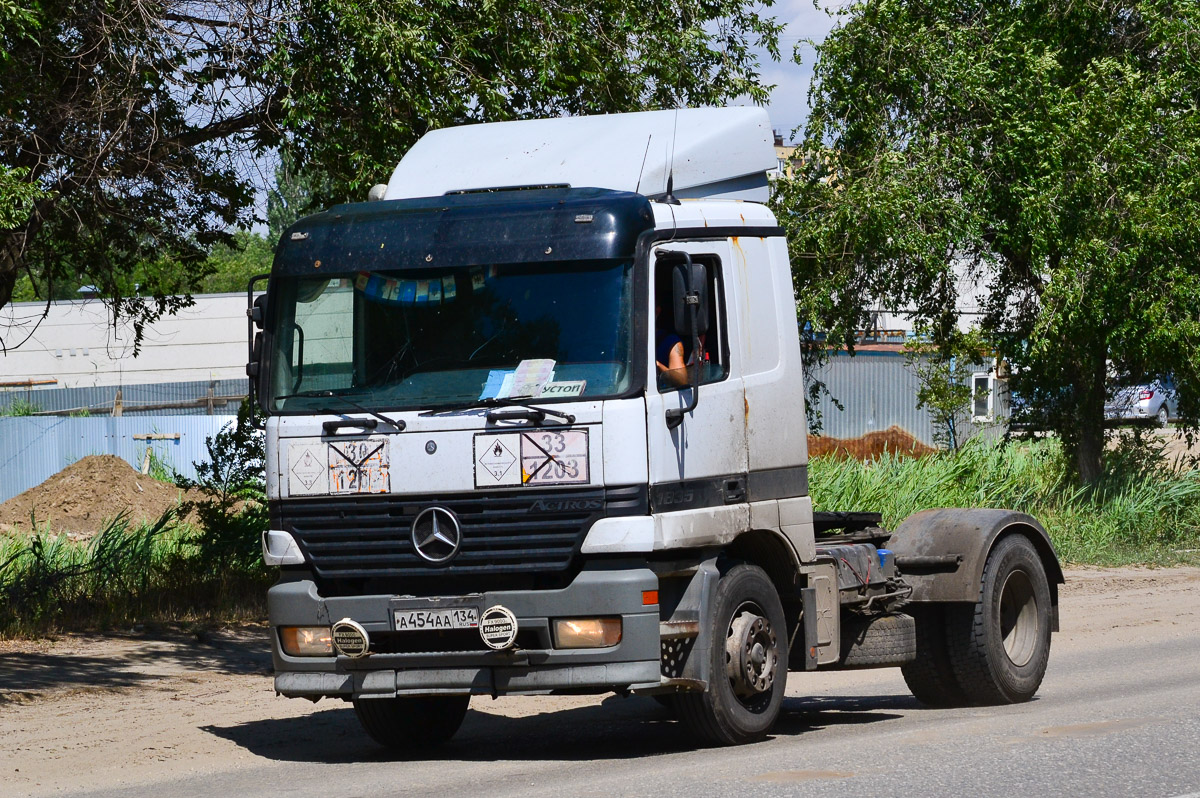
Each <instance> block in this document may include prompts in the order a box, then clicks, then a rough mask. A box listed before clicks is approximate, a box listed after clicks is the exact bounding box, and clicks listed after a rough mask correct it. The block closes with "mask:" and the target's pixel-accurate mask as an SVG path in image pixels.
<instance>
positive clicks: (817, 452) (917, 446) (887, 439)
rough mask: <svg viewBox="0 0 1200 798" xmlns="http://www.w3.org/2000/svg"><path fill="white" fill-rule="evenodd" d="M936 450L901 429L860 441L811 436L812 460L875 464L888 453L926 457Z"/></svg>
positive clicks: (884, 431) (891, 429)
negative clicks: (831, 458)
mask: <svg viewBox="0 0 1200 798" xmlns="http://www.w3.org/2000/svg"><path fill="white" fill-rule="evenodd" d="M935 451H937V450H936V449H932V448H930V447H929V446H926V445H925V444H923V443H921V442H920V441H919V440H917V439H916V438H914V437H913V436H912V435H910V434H909V433H908V432H907V431H905V430H904V429H902V428H900V427H896V426H892V427H888V428H887V429H885V430H883V431H882V432H868V433H867V434H866V435H863V436H861V437H858V438H829V437H826V436H824V435H809V436H808V456H809V457H818V456H821V455H833V456H834V457H844V458H853V459H855V460H864V461H865V460H874V459H875V458H877V457H879V456H880V455H882V454H884V453H885V452H890V453H891V454H896V455H900V456H904V457H923V456H925V455H927V454H933V453H934V452H935Z"/></svg>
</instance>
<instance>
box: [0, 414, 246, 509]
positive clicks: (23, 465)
mask: <svg viewBox="0 0 1200 798" xmlns="http://www.w3.org/2000/svg"><path fill="white" fill-rule="evenodd" d="M235 420H236V418H235V417H234V416H229V415H224V416H174V415H172V416H135V417H124V416H123V417H120V418H67V417H63V416H41V417H39V416H22V417H18V418H11V417H9V418H0V501H7V500H8V499H10V498H12V497H13V496H16V495H17V494H18V493H21V492H22V491H25V490H28V489H29V488H32V487H33V486H35V485H38V484H41V483H42V482H44V481H45V480H46V479H48V478H49V477H51V476H53V475H54V474H57V473H58V472H59V471H61V470H62V469H64V468H66V467H67V466H68V465H70V464H71V463H74V462H75V461H76V460H79V459H80V458H82V457H86V456H88V455H90V454H114V455H116V456H117V457H120V458H122V459H123V460H125V461H126V462H128V463H129V464H130V465H131V466H133V467H134V468H139V469H140V468H141V464H142V459H143V458H144V457H145V455H146V448H147V446H149V447H150V448H151V449H153V451H154V454H155V456H156V457H158V459H159V460H160V461H162V462H163V463H165V464H167V465H169V466H170V467H172V468H174V469H175V470H176V471H178V472H179V473H180V474H183V475H184V476H187V477H190V478H193V479H194V478H195V477H196V470H195V468H193V466H192V463H194V462H197V461H204V460H207V459H208V450H207V449H205V447H204V439H205V438H206V437H208V436H210V435H215V434H216V433H217V432H218V431H219V430H220V429H221V427H222V426H223V425H225V424H229V423H232V422H234V421H235ZM154 433H160V434H173V433H178V434H179V438H178V440H135V439H134V437H133V436H134V435H145V434H154Z"/></svg>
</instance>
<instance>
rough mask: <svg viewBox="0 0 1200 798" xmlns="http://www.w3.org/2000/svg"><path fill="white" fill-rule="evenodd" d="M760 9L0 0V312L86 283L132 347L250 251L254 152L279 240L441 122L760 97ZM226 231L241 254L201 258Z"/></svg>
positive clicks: (359, 195) (765, 43) (769, 32)
mask: <svg viewBox="0 0 1200 798" xmlns="http://www.w3.org/2000/svg"><path fill="white" fill-rule="evenodd" d="M769 5H770V0H764V2H763V3H761V4H760V3H758V2H749V1H748V0H678V1H677V2H674V3H671V4H660V3H643V2H634V0H612V1H611V2H607V3H603V4H594V3H590V4H583V3H578V2H567V3H543V2H538V1H535V0H486V1H485V2H479V3H447V2H443V0H383V1H382V2H373V3H362V2H359V0H284V2H282V3H280V2H278V0H247V2H244V3H237V4H216V5H204V6H203V7H201V6H196V7H195V8H193V7H191V6H182V7H177V4H146V3H141V2H137V0H115V1H114V2H109V3H100V4H97V3H93V2H85V0H43V1H42V2H38V3H36V4H26V5H23V6H22V5H14V4H12V3H11V2H4V0H0V22H3V26H2V27H0V111H2V113H0V163H3V164H5V171H2V172H0V214H8V221H6V222H5V223H4V224H0V307H3V306H4V305H5V304H7V303H8V302H10V301H12V298H13V296H14V291H17V290H18V289H19V293H18V294H17V295H18V296H20V297H22V298H28V299H32V298H35V297H36V298H41V299H45V298H48V297H55V296H63V295H65V296H70V295H72V294H73V292H74V291H75V290H76V289H77V288H78V287H79V285H81V284H85V283H90V284H93V285H95V286H97V287H98V288H99V290H100V294H101V296H103V297H105V298H106V302H108V303H109V304H110V305H111V307H112V309H113V311H114V312H115V313H116V314H118V315H120V316H122V317H126V318H129V319H131V320H132V321H133V324H134V329H135V341H134V345H135V351H136V348H137V346H138V345H139V344H140V341H141V335H142V332H143V329H144V327H145V325H146V324H147V323H150V322H152V321H154V320H155V319H156V318H158V317H160V316H161V315H163V314H165V313H172V312H175V311H176V310H178V309H179V308H181V307H185V306H187V305H188V304H189V303H190V302H191V297H190V294H191V293H192V292H194V291H197V290H201V289H203V288H204V287H205V283H204V281H205V278H206V277H207V276H208V275H209V273H210V272H212V271H213V270H214V268H218V269H219V268H224V267H226V266H227V267H228V268H229V270H230V272H233V273H236V274H237V275H238V277H239V279H240V277H241V276H242V275H244V274H245V272H246V271H248V270H250V263H249V261H253V260H255V259H256V258H257V257H258V256H259V255H260V254H262V252H261V248H260V247H258V245H257V244H253V242H251V241H249V240H244V241H243V242H242V243H243V244H245V246H239V245H237V243H238V242H236V241H235V239H234V235H233V233H232V232H230V231H232V230H234V229H249V228H250V227H251V224H252V222H253V221H254V220H253V218H252V217H253V209H252V202H253V190H254V185H253V181H252V175H253V174H254V172H255V168H254V161H255V158H257V157H259V156H261V154H262V153H263V151H264V150H268V149H271V148H276V147H281V148H282V149H283V151H284V152H285V153H287V156H286V157H287V158H288V159H289V160H288V161H285V169H287V170H291V171H290V173H289V174H290V177H289V180H285V181H283V182H282V183H281V186H280V188H279V190H278V191H277V192H275V194H274V195H273V199H272V203H273V204H272V205H271V207H270V208H269V213H270V216H271V218H270V223H271V225H272V230H273V232H278V231H277V230H276V228H277V227H278V226H279V225H280V224H283V223H284V219H285V218H286V217H287V216H288V215H290V214H293V213H299V212H302V211H304V210H307V209H308V207H309V206H310V204H311V203H310V202H309V200H308V199H305V198H304V195H305V194H306V193H307V194H308V195H310V196H311V199H312V200H313V201H315V203H316V204H318V205H322V206H323V205H328V204H330V203H332V202H334V201H344V200H346V199H363V198H365V196H366V192H367V189H368V188H369V187H370V186H371V185H372V184H374V183H377V182H380V181H381V180H382V179H385V178H386V176H387V175H388V174H389V173H390V171H391V170H392V168H393V167H394V165H395V163H396V161H397V159H398V157H399V156H400V155H401V154H402V153H403V152H404V150H405V149H407V148H408V147H409V146H411V145H412V144H413V142H415V141H416V139H417V138H418V137H420V136H421V135H422V134H424V133H425V132H427V131H429V130H431V129H434V128H438V127H443V126H447V125H452V124H461V123H467V122H475V121H492V120H503V119H515V118H520V117H530V116H557V115H560V114H565V113H604V112H615V111H630V110H642V109H647V108H659V107H672V106H675V105H678V104H681V103H689V104H695V105H701V104H712V103H718V102H721V101H723V100H726V99H730V98H734V97H741V96H748V97H750V98H751V99H752V100H754V101H758V102H761V101H764V100H765V99H766V97H767V87H765V86H763V85H762V84H761V81H760V76H759V72H758V62H757V56H756V55H755V48H757V47H765V48H766V50H767V51H768V52H769V53H770V54H771V55H772V57H778V48H777V39H778V33H779V30H780V26H778V25H776V24H775V23H774V22H773V21H772V20H769V19H765V18H763V17H760V16H759V14H758V13H757V12H758V10H759V8H760V7H762V6H769ZM198 9H199V10H198ZM293 156H294V161H293V160H291V159H292V158H293ZM296 174H300V175H309V176H312V175H321V176H322V177H321V178H320V179H315V178H314V179H311V181H310V184H309V185H307V186H299V185H296V180H295V179H293V178H295V175H296ZM289 181H290V182H289ZM10 222H11V224H10ZM218 243H224V244H226V245H229V246H231V247H233V249H234V250H236V251H238V252H245V253H248V254H246V255H245V257H246V259H247V262H245V263H236V264H235V263H231V262H230V261H237V260H239V259H240V258H241V257H242V256H240V255H239V256H234V255H233V254H232V253H231V252H225V253H222V252H220V251H218V252H217V253H216V254H215V256H214V258H215V260H214V261H210V260H209V255H210V251H211V250H212V248H213V246H214V245H216V244H218ZM251 244H253V246H251ZM224 279H225V278H224V277H218V278H216V280H217V282H218V283H219V284H220V286H221V287H226V283H225V282H222V281H223V280H224ZM229 279H230V281H232V277H231V278H229ZM18 281H20V285H18ZM135 285H136V286H138V289H137V290H136V291H135V289H134V286H135ZM241 287H244V286H241ZM241 287H239V290H240V288H241ZM0 344H3V339H2V338H0Z"/></svg>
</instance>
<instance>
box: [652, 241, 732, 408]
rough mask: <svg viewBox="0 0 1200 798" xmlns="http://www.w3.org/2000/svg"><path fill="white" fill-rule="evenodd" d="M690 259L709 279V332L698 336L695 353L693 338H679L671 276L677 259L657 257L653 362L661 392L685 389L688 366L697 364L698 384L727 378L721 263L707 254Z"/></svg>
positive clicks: (678, 260) (727, 354) (688, 372)
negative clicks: (698, 371)
mask: <svg viewBox="0 0 1200 798" xmlns="http://www.w3.org/2000/svg"><path fill="white" fill-rule="evenodd" d="M691 258H692V262H693V263H700V264H703V265H704V267H705V271H706V272H707V278H708V330H707V331H706V332H704V333H703V334H701V335H700V347H699V349H698V350H697V349H696V347H695V341H694V340H693V339H692V337H691V336H690V335H687V334H686V333H685V334H682V335H681V334H680V333H679V331H678V330H677V329H676V326H675V319H674V311H673V308H674V299H673V296H672V282H671V273H672V270H673V269H674V267H675V265H676V264H678V263H680V262H681V261H680V259H679V258H678V257H675V256H667V255H660V256H659V257H658V259H657V262H656V263H655V266H654V313H655V316H654V319H655V321H654V359H655V371H656V373H657V380H658V390H659V392H660V393H666V392H668V391H677V390H679V389H680V388H686V387H687V386H688V385H689V384H690V381H691V367H692V366H693V364H695V363H697V362H698V363H699V366H700V384H701V385H704V384H706V383H713V382H720V381H722V380H724V379H725V378H726V377H728V376H729V342H728V339H727V337H726V329H727V328H726V323H725V292H724V286H723V284H722V280H721V261H720V259H719V258H718V257H717V256H716V255H710V254H693V255H691ZM685 329H686V328H685Z"/></svg>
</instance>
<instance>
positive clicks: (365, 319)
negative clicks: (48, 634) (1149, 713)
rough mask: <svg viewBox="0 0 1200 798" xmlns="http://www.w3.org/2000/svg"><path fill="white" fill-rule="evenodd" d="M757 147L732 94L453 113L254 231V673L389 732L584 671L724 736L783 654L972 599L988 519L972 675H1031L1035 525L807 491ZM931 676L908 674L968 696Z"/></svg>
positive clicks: (926, 621) (861, 654)
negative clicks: (324, 199) (982, 667)
mask: <svg viewBox="0 0 1200 798" xmlns="http://www.w3.org/2000/svg"><path fill="white" fill-rule="evenodd" d="M774 165H775V156H774V150H773V147H772V134H771V129H770V126H769V123H768V121H767V118H766V114H765V112H763V111H761V110H759V109H745V108H730V109H688V110H681V111H665V112H648V113H642V114H626V115H615V116H608V117H581V118H572V119H554V120H533V121H527V122H511V123H499V124H491V125H474V126H468V127H462V128H452V129H448V130H443V131H435V132H433V133H431V134H429V135H427V136H426V137H425V138H423V139H422V140H421V141H420V142H418V143H417V144H416V145H415V146H414V147H413V148H412V149H411V150H410V151H409V153H407V154H406V155H405V157H404V159H403V160H402V161H401V162H400V164H399V166H398V167H397V169H396V171H395V173H394V174H393V175H392V178H391V181H390V182H389V183H388V184H387V185H386V187H380V189H379V190H378V191H377V192H374V193H376V194H377V195H381V196H382V199H380V200H379V201H371V202H365V203H358V204H352V205H343V206H338V207H334V208H331V209H330V210H328V211H325V212H323V213H320V214H317V215H315V216H310V217H307V218H305V219H302V220H300V221H298V222H297V223H296V224H294V225H293V226H292V227H290V228H289V229H288V230H287V231H285V233H284V234H283V238H282V240H281V241H280V243H279V246H278V249H277V253H276V258H275V262H274V265H273V268H272V272H271V274H270V279H269V283H268V287H267V292H266V295H265V296H266V299H265V301H260V302H259V303H258V304H257V305H256V306H255V307H254V308H252V310H251V314H252V319H254V320H255V324H256V326H257V328H258V329H257V331H256V333H255V339H254V341H255V342H254V345H253V346H252V352H251V363H250V366H249V371H250V374H251V380H252V384H253V388H254V390H255V392H256V395H257V401H258V402H259V404H260V406H261V408H262V409H263V411H265V413H266V416H267V421H266V441H267V462H268V465H267V476H268V480H267V486H268V499H269V506H270V529H269V530H267V531H265V532H264V535H263V553H264V557H265V559H266V561H267V562H268V563H269V564H271V565H277V566H279V580H278V582H277V583H276V584H275V585H274V586H273V587H272V588H271V589H270V592H269V594H268V607H269V619H270V624H271V627H272V630H273V637H272V639H273V657H274V665H275V673H276V675H275V689H276V691H277V692H279V693H281V694H283V695H286V696H293V697H304V698H310V699H314V700H315V699H319V698H323V697H330V698H341V699H344V700H348V701H351V702H353V704H354V706H355V709H356V712H357V713H358V716H359V718H360V720H361V721H362V723H363V725H364V727H365V729H366V730H367V732H368V733H369V734H370V735H371V736H372V737H373V738H374V739H376V740H377V741H379V742H381V743H383V744H385V745H391V746H397V747H411V746H417V745H422V744H430V743H433V742H438V741H440V740H443V739H446V738H448V737H449V736H450V735H452V734H453V733H454V731H455V730H456V729H457V727H458V724H459V723H460V722H461V720H462V718H463V715H464V713H465V712H466V710H467V705H468V701H469V699H470V696H472V695H491V696H497V695H510V694H544V693H555V692H570V693H579V692H609V691H615V692H618V693H631V692H632V693H646V694H652V695H657V696H660V697H662V700H663V701H665V702H666V703H668V704H670V705H671V706H672V707H673V708H674V709H675V710H676V713H677V714H678V716H679V717H680V719H681V720H682V721H683V722H685V723H686V724H687V725H688V726H689V727H690V728H692V729H693V730H695V731H696V732H697V733H698V734H699V735H700V736H702V737H704V738H706V739H709V740H712V741H715V742H719V743H739V742H746V741H750V740H754V739H758V738H760V737H761V736H762V735H764V734H766V733H767V731H769V729H770V727H771V724H772V723H773V722H774V719H775V717H776V716H777V714H778V711H779V706H780V703H781V702H782V697H783V692H784V690H785V685H786V679H787V674H788V672H789V670H792V671H804V670H814V669H817V668H821V667H863V666H867V665H900V666H906V667H908V668H909V670H910V671H912V672H913V673H917V671H918V670H919V669H918V667H917V666H916V665H914V664H913V663H917V662H920V663H921V667H923V668H924V669H925V670H929V668H931V667H934V668H935V670H936V667H941V665H943V664H945V663H943V662H942V660H943V659H945V658H946V656H947V655H946V654H945V650H946V649H945V641H943V643H942V645H941V648H939V649H938V650H939V651H940V652H941V653H936V652H935V653H934V654H930V653H928V651H923V652H918V643H919V642H920V641H921V640H922V639H923V638H927V637H929V636H930V635H931V634H932V635H933V636H934V637H938V636H945V635H943V632H942V629H943V628H949V626H953V625H954V624H953V623H952V622H950V621H948V620H947V618H948V615H947V613H949V612H950V609H949V608H950V607H951V606H953V607H960V608H961V607H966V606H969V607H975V606H976V605H978V604H979V603H980V602H983V601H992V598H991V597H990V594H989V596H983V595H981V593H980V590H981V588H980V584H981V582H980V579H986V577H987V574H986V573H985V571H986V569H987V567H988V562H989V555H990V554H991V553H992V551H993V549H994V547H995V546H996V545H997V544H998V542H999V541H1001V540H1002V539H1010V538H1012V537H1013V536H1014V535H1016V536H1017V537H1018V538H1020V540H1022V541H1025V543H1024V544H1021V545H1022V546H1023V548H1021V547H1020V546H1019V548H1021V551H1022V552H1024V554H1025V555H1026V556H1024V559H1021V558H1020V557H1018V558H1017V559H1018V561H1019V563H1020V564H1022V565H1020V567H1018V568H1017V571H1018V572H1020V573H1021V574H1022V577H1021V578H1020V579H1019V580H1017V581H1020V582H1021V584H1020V585H1019V586H1017V585H1016V583H1015V582H1014V583H1013V584H1014V587H1013V588H1012V589H1011V590H1008V592H1007V593H1006V592H1005V590H1006V588H1005V585H1008V583H1009V582H1010V581H1012V575H1011V573H1010V571H1011V570H1012V568H1011V567H1009V571H1005V572H1004V574H1002V576H1003V577H1004V585H1001V587H1000V588H999V590H1000V593H998V594H997V598H996V599H995V602H996V603H997V609H996V611H995V613H996V615H997V618H998V619H999V617H1000V615H1001V614H1002V613H1001V609H1000V606H999V602H1000V601H1001V598H1004V601H1005V602H1007V603H1005V605H1004V610H1003V612H1004V613H1007V615H1006V616H1005V617H1009V616H1011V617H1010V621H1011V622H1010V623H1009V626H1010V627H1011V628H1009V629H1008V630H1007V631H1005V629H1002V628H1000V626H998V627H997V629H998V631H997V634H1000V638H999V639H1000V645H1001V648H1004V646H1005V645H1006V644H1005V642H1004V641H1005V640H1006V639H1007V638H1008V637H1013V638H1014V639H1016V638H1020V639H1021V640H1022V641H1024V643H1022V644H1021V645H1024V646H1025V648H1026V649H1028V651H1025V650H1024V649H1022V650H1021V651H1019V652H1018V653H1017V655H1016V656H1017V659H1016V660H1014V659H1013V658H1012V656H1011V652H1010V655H1009V662H1010V664H1011V663H1014V662H1015V663H1016V664H1015V665H1014V666H1013V667H1014V668H1015V669H1016V670H1021V669H1022V668H1024V669H1025V671H1028V672H1027V673H1024V676H1025V677H1028V678H1026V679H1025V682H1022V685H1023V686H1019V687H1018V688H1011V689H1008V688H1005V687H1004V686H1003V685H1002V686H1001V687H999V688H997V687H995V685H993V686H992V688H990V689H991V690H992V694H995V695H997V696H1000V697H1001V698H1002V699H1003V700H1023V699H1024V698H1027V697H1028V696H1031V695H1032V692H1031V691H1030V688H1029V682H1030V680H1031V679H1034V677H1036V679H1034V681H1033V686H1032V689H1033V690H1036V687H1037V683H1039V682H1040V680H1041V672H1043V671H1044V668H1045V657H1046V656H1048V651H1049V637H1050V630H1051V626H1052V625H1053V624H1054V623H1055V622H1056V606H1057V593H1056V585H1057V582H1058V581H1061V572H1060V571H1058V570H1057V568H1058V566H1057V560H1056V558H1055V557H1054V554H1053V547H1052V546H1051V545H1050V542H1049V539H1048V537H1047V536H1046V535H1045V532H1044V530H1042V529H1041V527H1040V526H1039V525H1038V524H1037V523H1036V521H1034V520H1033V519H1030V518H1028V517H1027V516H1020V515H1019V514H1014V513H1009V512H1008V511H965V510H964V511H941V512H943V513H950V515H943V516H940V517H939V518H938V519H937V520H935V521H928V520H921V519H919V518H918V519H916V520H915V521H913V522H912V523H911V524H910V528H909V529H908V530H907V531H905V527H904V525H902V526H901V528H900V529H898V530H897V531H896V532H888V531H886V530H883V529H882V528H880V527H879V518H878V516H875V515H872V514H871V513H869V512H863V513H857V514H841V515H830V514H814V513H813V508H812V504H811V500H810V498H809V493H808V472H807V463H808V457H807V444H806V440H807V438H806V432H807V430H806V424H805V413H804V405H803V401H804V399H803V396H804V380H803V372H802V368H801V358H800V346H799V337H798V330H797V323H796V313H795V300H794V295H793V292H792V278H791V271H790V267H789V264H788V253H787V244H786V241H785V239H784V237H783V234H782V231H781V230H780V228H779V227H778V225H777V223H776V220H775V218H774V216H773V214H772V212H771V211H770V210H769V208H768V207H767V206H766V204H765V203H766V200H767V191H768V188H767V170H769V169H770V168H772V167H773V166H774ZM955 512H957V513H958V515H954V513H955ZM978 512H992V513H994V514H995V515H994V517H993V516H989V517H988V518H986V519H983V517H982V516H979V515H978ZM981 519H982V520H983V521H984V523H983V524H982V526H981V525H980V521H981ZM905 524H909V522H905ZM935 533H937V534H935ZM1006 545H1011V544H1006ZM1026 550H1028V551H1026ZM1030 552H1032V554H1030ZM1018 553H1020V552H1018ZM905 558H907V560H908V571H909V573H908V574H906V573H905V572H904V569H903V567H902V566H903V565H904V560H905ZM1022 569H1023V570H1022ZM993 570H994V569H993ZM1005 596H1006V598H1005ZM906 604H912V605H914V606H919V607H920V610H919V611H917V612H911V613H905V612H900V610H901V609H902V608H903V607H904V606H905V605H906ZM956 617H957V616H956ZM1012 618H1016V619H1017V620H1012ZM1022 618H1024V619H1025V623H1024V624H1023V625H1021V624H1020V619H1022ZM997 623H998V624H1001V621H1000V620H997ZM1001 625H1002V624H1001ZM918 626H921V627H922V628H921V629H918ZM1017 626H1020V629H1019V631H1018V632H1016V633H1014V632H1013V629H1015V628H1016V627H1017ZM935 627H937V629H938V631H937V632H936V634H935V633H933V632H931V631H930V630H932V629H934V628H935ZM1002 632H1003V634H1001V633H1002ZM946 634H949V633H948V632H947V633H946ZM985 642H986V641H985ZM1019 647H1020V646H1018V648H1019ZM928 648H929V646H928V645H925V646H924V649H928ZM935 648H937V646H936V645H935ZM884 649H887V650H886V651H885V650H884ZM892 649H895V650H894V651H893V650H892ZM1004 650H1005V651H1010V649H1009V648H1004ZM919 654H920V656H918V655H919ZM931 657H940V658H941V659H937V662H938V663H939V664H938V665H937V666H936V667H935V666H930V665H929V663H930V662H933V661H934V660H933V659H931ZM1018 660H1019V661H1018ZM926 666H928V667H926ZM947 667H949V668H950V670H949V671H947V672H948V673H950V676H949V677H944V678H943V677H941V676H938V675H937V673H935V674H934V676H932V677H928V674H926V677H927V678H926V687H927V688H928V689H927V690H926V692H927V697H928V698H930V700H931V701H932V700H934V696H935V694H937V695H941V694H943V693H944V694H946V695H949V696H951V697H954V696H959V697H960V699H961V700H968V699H970V700H975V699H977V698H978V697H979V695H978V694H979V693H980V690H981V689H982V688H980V689H975V688H972V687H971V686H970V685H968V686H966V687H964V685H963V684H962V683H961V682H963V681H965V677H964V678H959V677H956V676H954V674H953V668H952V667H950V666H947ZM966 672H967V671H966V669H965V666H964V668H963V673H964V674H965V673H966ZM914 678H916V679H917V680H918V681H919V680H920V678H922V677H921V676H920V674H919V673H918V674H917V676H915V677H914ZM931 679H932V681H931ZM1010 681H1011V680H1010ZM930 684H931V685H933V686H932V687H928V685H930ZM1010 687H1011V686H1010ZM914 689H915V690H919V689H925V688H914ZM1006 689H1007V692H1005V691H1006Z"/></svg>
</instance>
